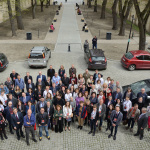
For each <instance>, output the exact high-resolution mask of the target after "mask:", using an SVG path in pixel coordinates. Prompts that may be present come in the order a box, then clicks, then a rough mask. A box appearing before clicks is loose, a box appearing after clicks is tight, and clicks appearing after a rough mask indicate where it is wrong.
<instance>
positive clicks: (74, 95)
mask: <svg viewBox="0 0 150 150" xmlns="http://www.w3.org/2000/svg"><path fill="white" fill-rule="evenodd" d="M77 97H78V93H75V92H74V93H73V100H74V101H75V99H76V98H77Z"/></svg>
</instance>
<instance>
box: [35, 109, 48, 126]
mask: <svg viewBox="0 0 150 150" xmlns="http://www.w3.org/2000/svg"><path fill="white" fill-rule="evenodd" d="M42 120H44V122H43V123H42ZM36 121H37V124H38V125H39V124H40V125H46V124H48V114H47V113H46V112H44V113H43V115H42V114H41V113H40V112H39V113H38V114H37V116H36Z"/></svg>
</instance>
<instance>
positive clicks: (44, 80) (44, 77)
mask: <svg viewBox="0 0 150 150" xmlns="http://www.w3.org/2000/svg"><path fill="white" fill-rule="evenodd" d="M39 78H41V77H40V75H38V76H37V77H36V82H38V79H39ZM42 81H43V82H44V83H46V76H45V75H42Z"/></svg>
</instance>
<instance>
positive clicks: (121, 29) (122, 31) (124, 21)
mask: <svg viewBox="0 0 150 150" xmlns="http://www.w3.org/2000/svg"><path fill="white" fill-rule="evenodd" d="M120 21H121V24H120V31H119V35H120V36H125V28H126V19H120Z"/></svg>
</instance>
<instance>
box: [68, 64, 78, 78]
mask: <svg viewBox="0 0 150 150" xmlns="http://www.w3.org/2000/svg"><path fill="white" fill-rule="evenodd" d="M76 73H77V70H76V68H75V67H74V65H73V64H72V66H71V68H70V69H69V75H70V77H72V76H73V74H75V75H76Z"/></svg>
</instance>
